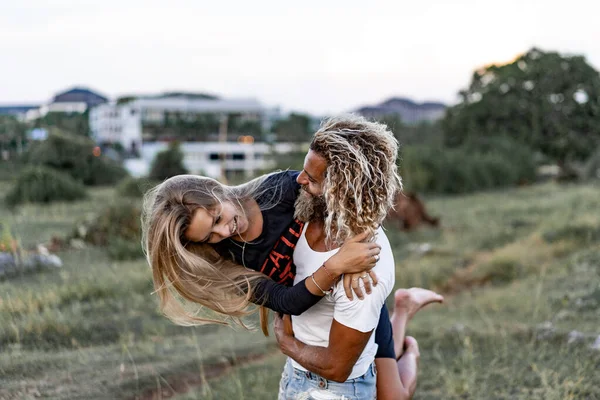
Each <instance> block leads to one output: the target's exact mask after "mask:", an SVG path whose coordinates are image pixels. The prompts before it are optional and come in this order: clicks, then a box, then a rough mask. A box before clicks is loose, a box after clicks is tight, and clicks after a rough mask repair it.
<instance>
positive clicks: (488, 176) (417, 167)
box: [400, 140, 535, 194]
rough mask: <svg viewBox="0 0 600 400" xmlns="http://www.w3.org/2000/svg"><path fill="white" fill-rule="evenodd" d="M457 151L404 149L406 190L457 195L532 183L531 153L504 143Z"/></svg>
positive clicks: (403, 164)
mask: <svg viewBox="0 0 600 400" xmlns="http://www.w3.org/2000/svg"><path fill="white" fill-rule="evenodd" d="M496 142H497V143H498V146H492V144H491V143H489V142H486V143H485V144H486V146H483V145H481V146H479V145H477V144H474V143H470V144H469V145H465V146H463V147H459V148H452V149H449V148H443V147H437V146H406V147H404V148H403V151H402V161H401V168H400V170H401V174H402V177H403V179H404V183H405V187H406V189H407V190H412V191H417V192H429V193H448V194H459V193H469V192H474V191H478V190H486V189H493V188H500V187H506V186H513V185H517V184H521V183H525V182H532V181H533V180H534V178H535V163H534V161H533V160H534V157H533V153H532V152H531V151H529V150H528V149H527V148H524V147H522V146H520V147H519V148H516V147H515V146H512V144H510V143H507V142H506V141H499V140H496Z"/></svg>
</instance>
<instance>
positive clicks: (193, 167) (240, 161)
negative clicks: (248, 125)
mask: <svg viewBox="0 0 600 400" xmlns="http://www.w3.org/2000/svg"><path fill="white" fill-rule="evenodd" d="M168 146H169V144H168V143H164V142H154V143H144V144H143V145H142V150H141V157H140V158H134V159H128V160H125V167H126V168H127V169H128V170H129V172H130V173H131V174H132V175H133V176H145V175H147V174H148V173H149V172H150V164H151V163H152V160H154V157H156V154H158V153H159V152H161V151H163V150H166V149H167V148H168ZM296 147H297V145H296V144H293V143H278V144H274V145H269V144H267V143H232V142H228V143H219V142H183V143H181V151H182V152H183V155H184V161H183V163H184V166H185V168H186V169H187V170H188V171H189V172H190V173H192V174H200V175H204V176H210V177H213V178H220V177H221V176H222V173H221V171H222V169H224V170H225V172H226V174H227V175H235V176H240V177H245V178H248V177H252V176H254V175H255V174H256V173H258V172H260V171H264V170H268V169H271V168H273V167H274V162H273V159H272V158H271V157H270V156H271V154H273V153H279V154H285V153H289V152H292V151H295V150H297V148H296ZM221 154H223V155H224V159H223V160H222V159H221Z"/></svg>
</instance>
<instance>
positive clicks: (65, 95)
mask: <svg viewBox="0 0 600 400" xmlns="http://www.w3.org/2000/svg"><path fill="white" fill-rule="evenodd" d="M106 102H108V99H107V98H106V97H104V96H102V95H100V94H98V93H96V92H93V91H91V90H90V89H87V88H83V87H74V88H72V89H69V90H66V91H64V92H61V93H58V94H57V95H56V96H54V98H53V99H52V103H86V104H87V106H88V107H93V106H95V105H98V104H102V103H106Z"/></svg>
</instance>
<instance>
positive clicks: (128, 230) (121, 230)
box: [74, 200, 143, 260]
mask: <svg viewBox="0 0 600 400" xmlns="http://www.w3.org/2000/svg"><path fill="white" fill-rule="evenodd" d="M140 218H141V204H139V203H138V202H132V201H126V200H119V201H116V202H114V203H112V204H109V205H108V206H107V207H105V208H104V209H102V210H101V211H100V212H99V213H98V215H97V216H96V217H95V218H93V219H91V220H88V221H86V222H84V223H83V224H79V225H78V226H77V228H76V229H75V233H74V236H75V237H77V238H81V239H83V240H84V241H85V242H87V243H90V244H93V245H96V246H105V247H107V250H108V254H109V255H110V256H111V257H112V258H114V259H118V260H125V259H132V258H136V257H141V256H143V253H142V247H141V232H142V228H141V222H140Z"/></svg>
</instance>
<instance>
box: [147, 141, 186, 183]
mask: <svg viewBox="0 0 600 400" xmlns="http://www.w3.org/2000/svg"><path fill="white" fill-rule="evenodd" d="M187 173H188V171H187V170H186V169H185V167H184V166H183V153H182V152H181V149H180V147H179V144H178V143H177V142H172V143H171V144H170V145H169V148H168V149H167V150H164V151H161V152H160V153H158V154H157V155H156V157H155V158H154V160H152V165H151V167H150V174H149V178H150V179H152V180H155V181H164V180H165V179H167V178H170V177H172V176H175V175H181V174H187Z"/></svg>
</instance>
